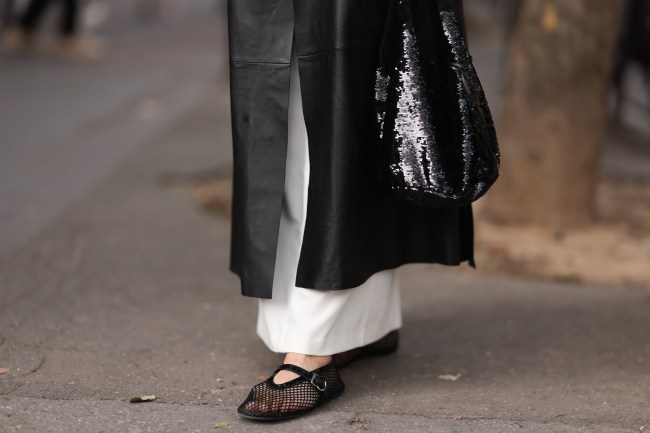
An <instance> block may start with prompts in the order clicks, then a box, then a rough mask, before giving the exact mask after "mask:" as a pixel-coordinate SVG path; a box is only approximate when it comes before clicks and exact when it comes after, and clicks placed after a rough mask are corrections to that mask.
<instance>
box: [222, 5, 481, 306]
mask: <svg viewBox="0 0 650 433" xmlns="http://www.w3.org/2000/svg"><path fill="white" fill-rule="evenodd" d="M388 4H389V2H388V1H387V0H229V5H228V6H229V10H228V14H229V17H228V18H229V44H230V79H231V88H230V91H231V114H232V131H233V156H234V170H233V214H232V237H231V255H230V269H231V270H232V271H233V272H235V273H236V274H237V275H239V277H240V278H241V291H242V294H243V295H245V296H252V297H259V298H271V297H272V283H273V270H274V266H275V257H276V249H277V240H278V230H279V223H280V212H281V208H282V195H283V187H284V172H285V165H286V151H287V134H288V130H287V121H288V113H287V108H288V102H289V78H290V55H291V47H292V43H293V41H294V40H295V44H296V50H297V55H298V66H299V71H300V83H301V89H302V100H303V110H304V115H305V122H306V126H307V134H308V139H309V159H310V179H309V192H308V203H307V220H306V226H305V233H304V238H303V244H302V249H301V253H300V261H299V264H298V274H297V278H296V285H297V286H298V287H305V288H311V289H317V290H341V289H349V288H353V287H356V286H359V285H361V284H362V283H363V282H364V281H365V280H366V279H367V278H368V277H370V276H371V275H372V274H373V273H375V272H378V271H380V270H384V269H389V268H395V267H398V266H400V265H402V264H405V263H415V262H425V263H441V264H446V265H457V264H460V263H461V262H463V261H466V260H467V261H469V264H470V265H471V266H475V265H474V248H473V221H472V208H471V206H470V205H467V206H464V207H461V208H457V209H431V208H424V207H419V206H417V205H414V204H410V203H407V202H403V201H401V200H399V199H397V198H395V197H394V196H392V195H391V194H390V193H389V192H386V191H385V190H382V189H381V188H379V186H378V185H377V182H376V180H375V179H376V178H375V166H376V163H377V145H378V143H377V138H376V137H377V136H378V130H377V125H376V122H375V111H374V107H373V99H374V85H375V70H376V68H377V64H378V57H379V50H380V45H381V40H382V34H383V30H384V26H385V23H386V18H387V12H388Z"/></svg>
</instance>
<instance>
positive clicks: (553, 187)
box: [483, 0, 625, 228]
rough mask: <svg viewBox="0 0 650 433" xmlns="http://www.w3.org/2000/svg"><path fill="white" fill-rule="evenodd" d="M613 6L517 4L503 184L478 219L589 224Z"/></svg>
mask: <svg viewBox="0 0 650 433" xmlns="http://www.w3.org/2000/svg"><path fill="white" fill-rule="evenodd" d="M624 4H625V2H624V1H621V0H571V1H567V0H523V4H522V7H521V10H520V16H519V18H518V22H517V24H516V27H515V31H514V35H513V42H512V47H511V57H510V62H509V65H508V76H507V84H506V89H505V94H504V98H503V105H502V107H503V108H502V111H501V116H500V125H499V129H498V132H499V141H500V144H501V158H502V166H501V175H500V178H499V180H498V181H497V183H496V184H495V186H494V188H493V191H490V193H488V195H487V197H486V200H485V204H484V205H485V206H484V208H483V210H484V214H485V215H486V216H487V217H489V218H491V219H492V220H495V221H500V222H532V223H543V224H545V225H550V226H552V227H558V228H559V227H568V226H575V225H578V224H583V223H587V222H590V221H591V220H592V219H593V216H594V195H595V188H596V182H597V178H598V174H599V159H600V148H601V144H602V142H603V140H604V137H605V134H606V130H607V121H608V116H607V96H608V89H609V78H610V71H611V68H612V60H613V49H614V45H615V42H616V38H617V35H618V29H619V23H620V17H621V12H622V9H623V6H624Z"/></svg>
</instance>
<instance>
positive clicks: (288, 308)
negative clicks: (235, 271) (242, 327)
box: [257, 49, 402, 355]
mask: <svg viewBox="0 0 650 433" xmlns="http://www.w3.org/2000/svg"><path fill="white" fill-rule="evenodd" d="M285 176H286V177H285V184H284V185H285V186H284V199H283V203H282V214H281V218H280V232H279V237H278V247H277V248H278V250H277V258H276V263H275V274H274V277H273V298H272V299H260V300H259V309H258V317H257V333H258V335H259V336H260V338H261V339H262V341H264V343H265V344H266V345H267V346H268V347H269V349H271V350H272V351H274V352H280V353H287V352H296V353H303V354H308V355H332V354H334V353H338V352H343V351H346V350H349V349H353V348H356V347H360V346H364V345H366V344H368V343H372V342H373V341H376V340H379V339H380V338H381V337H383V336H384V335H386V334H387V333H389V332H390V331H393V330H395V329H398V328H400V327H401V326H402V311H401V304H400V295H399V281H398V279H397V273H396V272H395V270H394V269H388V270H383V271H380V272H377V273H375V274H374V275H372V276H371V277H370V278H369V279H368V280H366V282H364V283H363V284H362V285H360V286H358V287H355V288H352V289H347V290H336V291H322V290H316V289H309V288H301V287H296V285H295V283H296V272H297V268H298V259H299V257H300V249H301V246H302V237H303V232H304V228H305V219H306V215H307V190H308V184H309V154H308V142H307V131H306V128H305V120H304V116H303V112H302V100H301V96H300V80H299V78H298V62H297V60H296V55H295V49H294V51H293V52H292V55H291V90H290V94H289V140H288V148H287V164H286V175H285Z"/></svg>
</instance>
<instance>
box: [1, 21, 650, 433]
mask: <svg viewBox="0 0 650 433" xmlns="http://www.w3.org/2000/svg"><path fill="white" fill-rule="evenodd" d="M202 26H203V27H202ZM206 26H207V27H206ZM209 26H210V24H209V23H207V22H206V23H204V24H203V25H196V24H194V25H192V26H191V29H190V28H189V27H182V28H180V30H182V31H184V32H187V35H189V34H191V32H192V29H193V30H195V31H196V32H198V33H200V34H205V33H203V32H205V31H207V30H209ZM154 36H155V37H158V36H159V35H158V36H156V35H154ZM188 37H189V36H188ZM152 38H153V36H152ZM173 39H174V38H172V37H171V36H170V38H169V40H173ZM197 44H198V42H197ZM474 46H475V47H476V48H475V49H476V50H477V51H480V50H481V48H480V45H479V44H475V45H474ZM116 49H117V47H116ZM193 49H195V50H196V51H197V52H201V53H202V54H203V55H207V53H209V52H210V50H211V49H215V50H217V48H214V47H211V46H210V44H205V45H203V46H199V45H194V46H193ZM217 51H218V50H217ZM217 51H215V52H217ZM137 52H139V53H141V52H142V51H141V50H139V51H137ZM481 52H483V51H481ZM484 53H485V52H484ZM123 55H126V54H123ZM133 55H134V56H135V55H140V54H137V53H136V54H133ZM475 57H476V58H477V59H478V61H479V62H480V61H481V60H480V59H482V58H488V57H490V55H489V52H487V54H480V52H479V53H477V55H476V56H475ZM11 61H12V62H19V61H20V60H11ZM199 66H200V67H201V68H205V67H207V66H206V64H205V63H201V64H199V65H198V66H197V68H198V69H200V68H199ZM22 67H24V65H23V66H21V65H20V64H18V63H12V68H14V70H15V71H18V72H19V71H20V70H21V69H20V68H22ZM157 67H159V65H158V66H157ZM170 67H171V65H170ZM188 67H189V66H188ZM483 67H484V68H487V69H485V70H486V71H487V70H489V65H487V67H486V66H483ZM210 68H212V69H209V70H208V71H207V72H206V73H205V74H201V75H196V76H195V77H196V80H195V81H194V83H193V87H192V90H191V93H189V94H188V95H189V96H188V95H180V96H175V97H173V98H171V99H165V101H168V100H169V101H183V102H182V103H181V102H179V103H178V104H177V105H175V106H174V107H171V108H170V110H171V111H173V112H174V114H173V115H171V114H170V115H169V116H165V117H164V121H163V122H160V123H158V124H155V125H149V126H147V128H150V129H149V130H148V131H147V133H146V134H145V133H142V134H137V136H135V137H131V138H129V135H128V134H126V135H124V136H121V137H122V138H124V139H125V140H129V139H130V140H132V141H129V142H126V143H121V144H119V146H121V147H120V148H121V149H122V150H120V152H121V153H120V154H121V155H122V156H121V157H120V158H115V159H114V160H113V161H112V162H111V164H110V165H99V166H98V167H100V168H101V173H102V174H101V176H99V175H91V174H88V173H87V172H88V171H90V170H87V171H84V172H80V173H81V174H79V173H77V172H74V171H73V173H75V174H76V176H77V177H76V179H77V180H78V181H79V182H83V183H84V184H85V186H84V188H79V189H75V190H74V194H73V193H69V194H68V195H66V196H65V200H64V204H62V205H59V207H58V208H57V209H56V212H55V211H54V210H52V211H51V212H50V213H48V217H47V218H42V219H41V220H39V222H38V224H37V228H38V230H36V229H34V228H33V227H34V226H32V225H30V227H29V230H27V229H26V230H25V231H24V232H22V234H20V236H18V235H16V236H13V237H12V238H11V242H12V247H11V248H9V247H7V248H6V249H5V251H7V253H6V254H5V255H3V256H2V257H1V258H0V369H8V371H6V372H5V373H0V433H8V432H38V433H40V432H61V433H64V432H65V433H69V432H84V433H87V432H116V433H122V432H124V433H139V432H209V431H220V430H224V431H237V432H239V431H241V432H246V431H251V432H252V431H255V432H274V431H290V432H312V431H328V432H359V431H370V432H395V431H407V432H487V433H490V432H495V433H496V432H639V431H644V430H645V431H648V430H649V429H650V332H649V331H650V289H642V288H636V289H631V288H623V287H595V286H581V285H574V284H567V283H548V282H540V281H527V280H522V279H512V278H507V277H500V276H493V275H483V274H481V273H480V270H479V271H478V272H477V271H473V270H471V269H469V268H463V269H455V268H444V267H441V266H430V265H409V266H403V267H401V268H400V270H399V274H400V278H401V280H402V298H403V308H404V327H403V329H402V332H401V344H400V348H399V350H398V351H397V353H395V354H391V355H387V356H384V357H379V358H372V359H365V360H361V361H359V362H357V363H354V364H352V365H351V366H350V367H348V368H346V369H343V370H342V372H341V374H342V377H343V379H344V381H345V383H346V385H347V388H346V391H345V393H344V394H343V395H342V396H341V397H340V398H338V399H336V400H334V401H332V402H330V403H328V405H327V406H325V407H323V408H322V409H321V410H319V411H317V412H314V413H313V414H311V415H308V416H305V417H303V418H299V419H296V420H293V421H290V422H286V423H281V424H256V423H253V422H250V421H246V420H243V419H240V418H239V417H238V416H237V414H236V412H235V410H236V407H237V405H238V404H239V403H240V402H241V401H242V399H243V398H244V397H245V396H246V394H247V393H248V391H249V389H250V387H251V386H252V385H254V384H255V383H257V382H259V380H260V377H262V376H266V375H268V374H270V373H271V372H272V371H273V369H274V368H275V367H276V366H277V364H278V363H279V362H280V360H281V355H279V354H273V353H270V352H268V350H267V349H266V348H265V347H264V345H263V343H262V342H261V341H259V340H258V338H257V337H256V335H255V319H256V300H255V299H250V298H244V297H242V296H240V294H239V282H238V280H237V278H236V277H235V276H234V275H233V274H231V273H230V272H229V271H228V270H227V265H228V246H229V227H230V226H229V221H228V219H227V217H226V216H224V215H223V214H219V213H210V212H206V211H203V210H201V208H200V207H199V206H197V204H196V203H195V201H194V199H193V198H192V197H191V195H190V194H187V193H186V191H184V190H183V189H178V188H170V187H169V186H168V185H167V183H166V181H165V180H166V179H169V178H170V177H171V178H174V177H176V178H186V177H192V176H194V175H196V174H197V173H205V172H210V171H215V170H216V171H217V172H219V173H224V174H225V175H227V173H229V170H230V165H231V151H230V136H229V133H230V132H229V127H230V123H229V118H228V109H227V108H228V105H227V94H226V93H225V91H224V81H223V79H222V78H223V77H221V79H219V77H220V75H219V70H220V69H219V68H220V64H219V62H216V61H215V62H214V64H210ZM198 69H197V70H198ZM199 78H201V80H199ZM15 79H17V78H15ZM25 79H27V78H25ZM487 81H489V77H488V80H487ZM180 83H182V82H180ZM179 85H180V84H179ZM197 89H199V91H197ZM163 99H164V98H163ZM169 103H170V104H172V102H169ZM106 113H116V114H114V115H116V116H117V115H120V116H123V113H121V112H120V111H119V110H116V109H115V107H114V106H113V107H107V108H106ZM120 113H121V114H120ZM107 115H110V114H107ZM119 119H122V118H119ZM45 126H47V125H45ZM45 126H44V128H45ZM45 129H46V128H45ZM86 131H87V132H86V134H89V135H92V130H88V129H86ZM44 139H45V138H42V140H44ZM90 143H91V145H93V144H92V143H93V142H92V141H91V142H90ZM2 145H3V146H4V145H5V144H4V143H3V144H2ZM96 145H98V144H96ZM116 146H117V145H116ZM86 162H87V164H89V165H90V168H92V167H94V166H93V165H92V164H95V162H94V161H92V159H91V158H89V159H87V160H86ZM97 164H99V162H97ZM71 170H72V169H71ZM98 170H99V169H98ZM41 186H42V187H46V186H47V185H45V184H41ZM33 187H34V186H32V187H29V188H28V187H27V186H25V187H24V188H25V189H24V191H25V193H29V191H30V188H33ZM5 191H6V190H5ZM66 191H67V190H66ZM61 194H63V192H62V193H61ZM220 194H222V197H221V198H222V199H223V200H224V201H227V200H228V195H227V191H226V192H223V191H221V192H220ZM34 197H35V198H34V199H33V200H40V198H39V197H42V195H35V196H34ZM9 205H10V202H2V204H1V205H0V206H3V207H4V209H3V212H7V213H10V212H11V210H12V209H11V208H10V207H9ZM11 221H14V222H12V224H14V226H13V227H15V228H16V230H19V231H20V230H21V229H20V224H19V222H20V218H16V219H14V220H11ZM16 221H18V223H17V222H16ZM30 224H31V223H30ZM7 239H8V238H7ZM2 242H4V240H3V241H2ZM479 268H480V263H479ZM0 371H2V370H0ZM441 375H455V376H454V377H458V379H457V380H455V381H452V380H443V379H441V378H440V376H441ZM151 394H153V395H155V396H156V400H155V401H154V402H149V403H141V404H130V403H129V399H130V398H131V397H134V396H141V395H151ZM215 426H217V428H215Z"/></svg>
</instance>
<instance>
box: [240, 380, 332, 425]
mask: <svg viewBox="0 0 650 433" xmlns="http://www.w3.org/2000/svg"><path fill="white" fill-rule="evenodd" d="M343 391H345V388H343V389H342V390H340V391H339V392H337V393H336V394H334V395H332V396H331V397H330V398H328V399H327V400H326V401H324V402H323V403H321V404H319V405H318V406H315V407H313V408H311V409H308V410H306V411H304V412H300V413H297V414H293V415H286V416H282V417H279V418H278V417H262V416H254V415H246V414H244V413H241V412H237V413H238V414H239V416H241V417H242V418H246V419H249V420H251V421H265V422H268V421H286V420H289V419H294V418H298V417H301V416H303V415H307V414H308V413H310V412H313V411H314V410H316V409H318V408H319V407H321V406H323V405H324V404H325V403H327V402H330V401H332V400H334V399H335V398H338V397H340V396H341V394H343Z"/></svg>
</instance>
